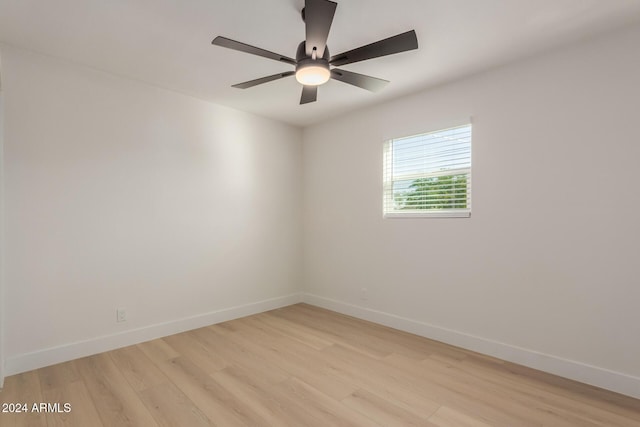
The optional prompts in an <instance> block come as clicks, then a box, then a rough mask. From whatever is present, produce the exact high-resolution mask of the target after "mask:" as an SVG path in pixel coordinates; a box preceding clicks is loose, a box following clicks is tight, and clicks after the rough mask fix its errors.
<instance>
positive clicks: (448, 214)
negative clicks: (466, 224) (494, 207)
mask: <svg viewBox="0 0 640 427" xmlns="http://www.w3.org/2000/svg"><path fill="white" fill-rule="evenodd" d="M469 217H471V211H463V212H454V211H438V212H402V213H400V212H388V213H385V214H384V215H383V218H385V219H409V218H469Z"/></svg>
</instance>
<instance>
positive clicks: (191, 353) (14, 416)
mask: <svg viewBox="0 0 640 427" xmlns="http://www.w3.org/2000/svg"><path fill="white" fill-rule="evenodd" d="M0 402H2V403H18V402H21V403H27V404H28V405H29V406H31V405H32V404H33V403H40V402H48V403H60V404H64V403H70V404H71V412H69V413H64V412H63V413H59V412H47V413H33V412H31V413H0V426H2V427H9V426H49V427H51V426H83V427H86V426H89V427H94V426H95V427H99V426H118V427H121V426H144V427H148V426H156V425H157V426H187V427H192V426H193V427H197V426H222V427H234V426H295V427H302V426H304V427H306V426H310V427H314V426H318V427H330V426H385V427H393V426H402V427H405V426H441V427H445V426H446V427H467V426H469V427H471V426H478V427H487V426H505V427H517V426H554V427H563V426H580V427H590V426H606V427H614V426H621V427H632V426H635V427H638V426H640V400H636V399H632V398H629V397H625V396H622V395H619V394H615V393H612V392H608V391H605V390H601V389H598V388H595V387H591V386H587V385H584V384H580V383H576V382H573V381H569V380H566V379H562V378H559V377H556V376H553V375H549V374H545V373H542V372H539V371H535V370H532V369H528V368H524V367H522V366H517V365H514V364H511V363H508V362H504V361H501V360H497V359H494V358H491V357H486V356H482V355H479V354H476V353H473V352H470V351H466V350H462V349H459V348H455V347H451V346H448V345H445V344H442V343H438V342H435V341H431V340H427V339H424V338H420V337H417V336H415V335H411V334H408V333H404V332H400V331H397V330H393V329H389V328H386V327H383V326H380V325H376V324H373V323H369V322H365V321H361V320H358V319H354V318H351V317H348V316H343V315H340V314H337V313H333V312H330V311H327V310H323V309H320V308H317V307H312V306H309V305H305V304H298V305H294V306H290V307H286V308H282V309H279V310H274V311H270V312H267V313H262V314H258V315H255V316H250V317H246V318H243V319H238V320H233V321H230V322H225V323H221V324H217V325H213V326H209V327H206V328H201V329H197V330H193V331H190V332H185V333H182V334H178V335H173V336H170V337H166V338H163V339H159V340H154V341H149V342H146V343H142V344H139V345H135V346H131V347H126V348H122V349H119V350H114V351H110V352H107V353H102V354H98V355H95V356H91V357H86V358H83V359H78V360H74V361H71V362H67V363H62V364H59V365H55V366H50V367H47V368H43V369H38V370H35V371H31V372H26V373H23V374H20V375H15V376H12V377H8V378H6V380H5V387H4V389H3V390H2V392H0ZM29 409H31V407H30V408H29Z"/></svg>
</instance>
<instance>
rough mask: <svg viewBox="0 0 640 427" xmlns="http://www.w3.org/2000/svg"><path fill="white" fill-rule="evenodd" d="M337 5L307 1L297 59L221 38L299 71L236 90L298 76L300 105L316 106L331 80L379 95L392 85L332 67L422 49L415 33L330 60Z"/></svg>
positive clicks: (233, 46)
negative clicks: (320, 89)
mask: <svg viewBox="0 0 640 427" xmlns="http://www.w3.org/2000/svg"><path fill="white" fill-rule="evenodd" d="M337 6H338V4H337V3H335V2H333V1H329V0H305V7H304V8H303V9H302V20H303V21H304V22H305V26H306V40H305V41H303V42H301V43H300V45H299V46H298V51H297V53H296V59H293V58H289V57H287V56H284V55H279V54H277V53H273V52H270V51H268V50H264V49H260V48H259V47H255V46H251V45H248V44H245V43H241V42H239V41H235V40H231V39H228V38H226V37H221V36H218V37H216V38H215V39H213V41H212V42H211V44H214V45H216V46H222V47H226V48H228V49H233V50H239V51H241V52H245V53H250V54H253V55H257V56H262V57H264V58H269V59H273V60H275V61H280V62H284V63H287V64H290V65H294V66H295V67H296V68H295V71H285V72H283V73H278V74H274V75H272V76H267V77H262V78H259V79H255V80H250V81H248V82H244V83H238V84H235V85H233V86H232V87H235V88H239V89H247V88H250V87H253V86H256V85H259V84H263V83H267V82H271V81H274V80H278V79H282V78H284V77H289V76H293V75H295V76H296V80H298V82H299V83H300V84H302V85H303V86H304V87H303V89H302V97H301V98H300V104H307V103H309V102H315V101H316V99H317V96H318V86H320V85H322V84H324V83H326V82H327V81H329V79H330V78H332V79H334V80H338V81H341V82H343V83H348V84H350V85H354V86H357V87H360V88H363V89H367V90H370V91H372V92H376V91H378V90H380V89H382V88H383V87H384V86H386V85H387V83H389V82H388V81H387V80H382V79H378V78H376V77H371V76H366V75H364V74H358V73H353V72H351V71H346V70H341V69H338V68H331V66H334V67H335V66H339V65H347V64H351V63H354V62H359V61H364V60H367V59H372V58H378V57H381V56H387V55H393V54H394V53H400V52H405V51H408V50H413V49H417V48H418V39H417V37H416V32H415V31H414V30H411V31H407V32H406V33H402V34H398V35H396V36H393V37H389V38H387V39H384V40H380V41H377V42H375V43H371V44H368V45H366V46H362V47H359V48H357V49H353V50H350V51H347V52H343V53H341V54H338V55H334V56H329V48H328V47H327V38H328V37H329V30H330V29H331V23H332V22H333V15H334V14H335V11H336V7H337Z"/></svg>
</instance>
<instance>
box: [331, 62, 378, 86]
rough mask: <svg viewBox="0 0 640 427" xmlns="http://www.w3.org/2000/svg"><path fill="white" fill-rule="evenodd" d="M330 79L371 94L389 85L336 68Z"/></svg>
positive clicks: (373, 78) (376, 79)
mask: <svg viewBox="0 0 640 427" xmlns="http://www.w3.org/2000/svg"><path fill="white" fill-rule="evenodd" d="M331 78H332V79H335V80H340V81H341V82H343V83H348V84H350V85H354V86H358V87H361V88H362V89H367V90H370V91H371V92H377V91H379V90H380V89H382V88H383V87H385V86H386V85H387V84H388V83H389V82H388V81H387V80H382V79H378V78H376V77H371V76H365V75H364V74H358V73H352V72H351V71H345V70H339V69H337V68H334V69H333V70H331Z"/></svg>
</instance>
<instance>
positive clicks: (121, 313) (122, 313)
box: [116, 308, 127, 323]
mask: <svg viewBox="0 0 640 427" xmlns="http://www.w3.org/2000/svg"><path fill="white" fill-rule="evenodd" d="M126 321H127V309H126V308H117V309H116V322H118V323H120V322H126Z"/></svg>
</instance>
